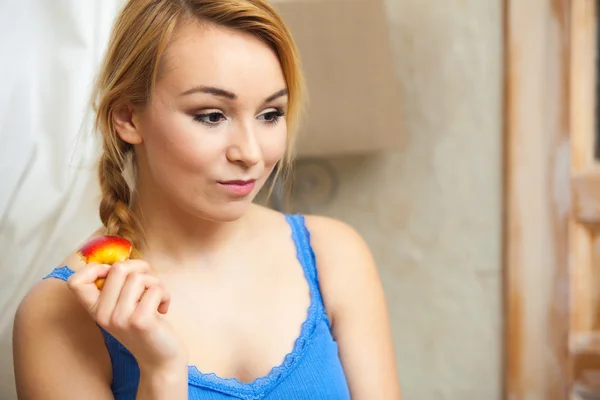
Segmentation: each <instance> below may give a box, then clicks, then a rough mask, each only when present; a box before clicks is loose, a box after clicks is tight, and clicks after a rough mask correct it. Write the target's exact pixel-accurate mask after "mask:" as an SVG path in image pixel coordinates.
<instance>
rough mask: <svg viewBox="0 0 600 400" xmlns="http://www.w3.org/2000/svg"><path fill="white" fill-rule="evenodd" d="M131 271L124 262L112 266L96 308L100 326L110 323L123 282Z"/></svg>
mask: <svg viewBox="0 0 600 400" xmlns="http://www.w3.org/2000/svg"><path fill="white" fill-rule="evenodd" d="M130 271H131V270H130V269H129V268H128V266H127V265H126V264H124V263H116V264H113V265H112V266H111V267H110V269H109V271H108V274H107V276H106V281H105V282H104V286H103V288H102V290H101V291H100V295H99V298H98V303H97V307H96V310H95V313H96V322H98V323H99V324H100V326H103V327H106V326H108V324H109V323H110V320H111V318H112V314H113V311H114V309H115V306H116V305H117V300H118V299H119V295H120V294H121V288H122V287H123V284H125V280H126V279H127V275H129V273H130Z"/></svg>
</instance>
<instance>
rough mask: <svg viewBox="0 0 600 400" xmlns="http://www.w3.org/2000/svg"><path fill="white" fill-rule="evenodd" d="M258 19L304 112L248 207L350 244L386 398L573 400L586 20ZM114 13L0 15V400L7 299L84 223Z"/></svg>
mask: <svg viewBox="0 0 600 400" xmlns="http://www.w3.org/2000/svg"><path fill="white" fill-rule="evenodd" d="M272 3H273V4H274V5H275V6H276V7H277V8H278V9H279V10H280V12H281V13H282V15H283V16H284V18H285V19H286V21H288V23H289V25H290V27H291V30H292V33H293V34H294V36H295V37H296V40H297V42H298V45H299V47H300V50H301V55H302V58H303V62H304V64H305V69H306V74H307V79H308V84H309V91H310V97H311V106H310V108H309V110H308V114H307V120H306V123H305V125H304V128H303V130H302V132H301V139H300V142H299V150H298V155H299V158H298V161H297V163H296V173H295V176H294V177H293V180H292V182H291V184H292V188H293V190H292V193H291V196H290V197H289V198H283V197H279V196H277V193H276V196H275V197H274V198H273V199H272V200H271V203H270V205H271V206H272V207H274V208H284V207H285V210H286V211H293V212H302V213H314V214H321V215H327V216H331V217H335V218H339V219H341V220H343V221H345V222H347V223H349V224H350V225H352V226H353V227H355V228H356V229H357V230H358V231H359V232H360V233H361V234H362V235H363V236H364V238H365V239H366V241H367V243H368V244H369V246H370V247H371V249H372V251H373V254H374V256H375V259H376V261H377V264H378V268H379V272H380V275H381V278H382V281H383V285H384V289H385V292H386V297H387V300H388V305H389V311H390V317H391V321H392V328H393V334H394V340H395V348H396V357H397V363H398V367H399V375H400V381H401V384H402V387H403V398H404V399H417V400H434V399H443V400H446V399H448V400H494V399H502V398H506V399H511V400H525V399H536V400H537V399H539V400H549V399H566V398H568V397H567V396H571V395H573V396H574V394H573V393H571V389H572V388H574V387H575V386H577V385H574V383H579V386H577V387H579V388H580V389H581V393H584V392H585V393H587V396H592V397H588V398H594V397H593V394H594V393H596V392H593V389H589V388H590V387H593V386H594V382H595V380H597V376H595V375H594V371H596V369H595V368H597V367H600V362H598V358H595V357H597V355H595V354H600V346H598V345H595V344H594V343H600V341H598V340H596V336H595V333H594V332H595V331H594V329H595V325H594V322H593V321H595V319H594V318H592V317H590V315H595V314H594V313H595V308H594V307H593V304H595V303H594V299H595V297H594V296H597V294H596V292H595V291H594V290H593V289H591V288H593V284H592V283H591V282H593V281H594V277H595V275H594V274H593V271H594V268H593V266H594V265H595V258H594V257H593V254H594V252H593V251H594V250H593V249H594V247H593V243H594V241H593V240H594V239H593V237H592V236H593V234H592V233H591V232H595V231H593V230H592V226H596V225H594V224H595V222H593V221H592V222H593V223H591V225H590V224H588V222H586V221H588V220H589V219H590V218H592V219H593V218H594V217H593V216H592V217H589V215H592V214H593V211H594V210H595V208H594V206H595V204H596V203H594V201H595V199H596V198H598V199H600V195H598V194H599V193H600V190H598V191H594V190H595V189H596V188H597V187H598V185H597V184H596V182H597V181H598V179H597V176H599V175H597V174H595V173H594V171H593V168H592V167H593V165H594V162H595V161H594V158H593V151H592V148H593V146H594V143H595V139H594V138H595V125H594V124H595V122H593V121H595V118H594V117H593V116H594V107H595V104H596V102H595V97H594V95H595V91H594V87H595V86H594V84H593V82H595V73H594V71H595V65H596V64H595V60H596V57H595V54H596V50H595V43H596V39H595V38H596V32H597V29H596V17H595V15H596V14H595V4H594V3H595V1H593V0H579V1H578V0H571V1H567V0H564V1H561V0H555V1H550V0H548V1H544V0H531V1H521V2H518V1H516V0H273V1H272ZM121 4H122V0H102V1H99V0H26V1H21V0H19V1H17V0H0V49H1V50H2V51H1V53H0V54H2V56H1V60H2V62H1V63H0V73H1V74H2V79H1V80H0V82H2V83H0V88H1V89H0V143H1V145H0V150H1V155H2V157H0V215H1V219H0V254H1V255H2V257H1V258H0V399H7V400H11V399H14V398H16V397H15V394H14V382H13V372H12V360H11V331H12V318H13V316H14V312H15V309H16V307H17V305H18V303H19V301H20V300H21V298H22V296H23V295H24V294H25V293H26V292H27V290H28V289H29V288H30V287H31V285H33V284H34V283H35V282H37V281H38V280H39V279H41V278H42V277H43V276H44V275H45V274H46V273H48V272H49V271H50V270H51V269H52V268H54V267H55V266H57V264H58V263H59V262H60V261H61V260H62V259H63V258H64V256H65V255H66V254H68V253H69V252H71V251H72V250H73V249H74V248H76V246H78V245H79V244H80V241H81V240H82V239H83V238H85V237H87V236H88V234H89V233H90V232H91V231H92V230H94V229H95V228H96V227H97V226H98V225H99V223H100V222H99V218H98V215H97V204H98V196H99V188H98V186H97V181H96V170H95V165H94V162H95V157H96V156H97V154H98V149H97V143H96V141H95V139H94V138H93V137H92V136H90V134H89V131H90V130H89V126H90V124H89V115H88V114H87V108H86V107H87V103H86V102H87V98H88V95H89V88H90V84H91V80H92V77H93V75H94V73H95V72H96V68H97V64H98V62H99V59H100V58H101V56H102V54H103V51H104V45H105V43H106V40H107V37H108V34H109V32H110V28H111V25H112V22H113V18H114V16H115V14H116V13H117V12H118V10H119V8H120V6H121ZM576 18H580V19H577V21H579V22H578V23H572V22H573V21H574V20H575V19H576ZM586 96H587V97H586ZM324 109H325V111H327V113H323V114H320V112H322V111H320V110H324ZM590 121H592V122H590ZM586 124H587V125H586ZM573 143H575V144H576V146H572V144H573ZM577 152H579V153H577ZM574 154H575V156H573V155H574ZM577 154H579V155H577ZM576 160H580V161H579V164H577V161H576ZM590 168H591V169H590ZM574 171H575V172H577V173H579V171H583V172H585V173H587V175H585V176H583V175H582V176H583V178H581V179H582V180H581V182H582V183H581V184H579V186H578V187H582V188H583V189H582V193H583V192H585V193H586V194H585V196H588V197H586V199H588V200H589V201H588V202H587V203H586V204H588V205H589V204H591V205H590V206H589V207H588V208H586V210H587V211H586V212H588V214H585V215H587V216H588V217H586V218H588V219H587V220H585V221H583V219H585V218H584V217H582V218H583V219H580V220H577V219H576V218H575V217H574V214H575V213H573V212H571V211H572V207H573V206H572V204H574V203H572V200H571V197H570V193H571V191H572V186H576V185H577V184H576V183H575V184H573V182H572V181H571V177H573V172H574ZM590 171H591V172H590ZM583 172H582V173H583ZM578 182H579V181H578ZM590 182H591V183H590ZM590 193H591V194H590ZM582 196H583V195H582ZM594 196H597V197H594ZM598 204H600V202H598ZM582 207H583V206H582ZM598 209H600V207H598ZM590 210H591V211H590ZM590 213H592V214H590ZM578 215H579V214H578ZM582 215H583V214H582ZM593 215H595V214H593ZM582 221H583V222H582ZM594 221H595V220H594ZM586 224H587V225H586ZM577 229H579V231H577ZM574 232H575V233H574ZM577 235H579V236H577ZM569 243H571V245H572V244H573V243H578V244H579V247H577V249H575V248H574V247H569ZM586 246H587V247H586ZM571 251H572V253H570V252H571ZM590 255H592V256H590ZM569 260H570V261H569ZM573 260H575V261H580V262H581V263H577V262H575V263H574V261H573ZM599 260H600V258H599ZM580 265H581V266H585V268H583V269H582V270H581V271H583V272H581V271H580V270H577V269H576V268H575V267H577V266H580ZM574 271H575V272H574ZM577 271H580V272H577ZM586 271H587V272H586ZM599 279H600V277H599ZM577 293H584V294H585V295H581V296H583V297H581V296H580V297H577V296H578V295H577ZM573 310H575V311H574V312H573ZM575 314H577V315H580V316H581V315H587V316H588V318H587V319H586V318H585V317H581V318H580V319H579V320H577V321H579V322H577V321H576V318H575V317H572V316H573V315H575ZM592 320H593V321H592ZM574 321H575V322H574ZM582 332H583V333H582ZM580 333H581V335H583V334H584V333H585V334H586V335H587V336H585V335H584V336H581V335H580V336H577V335H579V334H580ZM573 337H575V338H576V340H575V342H577V343H579V344H580V345H581V346H583V347H581V346H580V347H579V349H580V350H581V349H583V350H582V352H583V353H585V357H584V358H585V362H584V361H581V360H583V359H584V358H581V357H580V358H578V354H580V353H578V351H577V350H573V349H574V347H573V344H572V343H573V340H572V338H573ZM577 338H579V339H578V340H577ZM594 340H596V342H594ZM584 342H585V344H582V343H584ZM590 343H591V344H590ZM575 347H577V346H575ZM590 354H591V355H590ZM597 364H598V365H597ZM582 365H584V366H583V367H582ZM596 365H597V366H596ZM582 371H583V372H582ZM590 374H591V375H590ZM582 376H583V377H584V378H581V379H579V378H578V377H582ZM578 379H579V380H578ZM586 390H587V392H586ZM598 393H600V392H598ZM582 395H585V394H582Z"/></svg>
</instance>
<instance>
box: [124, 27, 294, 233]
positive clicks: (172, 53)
mask: <svg viewBox="0 0 600 400" xmlns="http://www.w3.org/2000/svg"><path fill="white" fill-rule="evenodd" d="M286 110H287V90H286V83H285V79H284V76H283V72H282V70H281V66H280V63H279V60H278V58H277V56H276V55H275V53H274V52H273V51H272V50H271V49H270V48H269V47H268V46H267V45H265V44H264V43H262V42H261V41H259V40H258V39H256V38H254V37H252V36H250V35H247V34H243V33H240V32H236V31H233V30H230V29H227V28H222V27H218V26H214V25H210V24H204V25H200V24H185V25H183V26H181V27H180V28H179V29H178V31H177V32H176V35H175V38H174V40H173V41H172V42H171V44H170V45H169V48H168V49H167V51H166V53H165V58H164V60H163V65H162V67H161V70H160V73H159V77H158V79H157V82H156V87H155V90H154V92H153V95H152V99H151V101H150V103H149V104H148V105H147V106H146V107H144V109H142V110H139V111H138V112H134V114H133V116H132V121H133V124H132V125H133V126H134V127H135V128H134V130H135V131H136V132H137V134H138V137H137V138H136V139H134V140H133V142H134V143H136V142H137V143H136V146H135V151H136V158H137V163H138V166H137V167H138V187H139V190H140V193H142V195H145V196H150V197H156V198H162V199H168V201H169V202H172V203H173V204H172V205H174V206H177V207H181V208H182V209H184V210H186V211H187V212H190V213H192V214H194V215H197V216H201V217H203V218H207V219H210V220H217V221H226V220H234V219H237V218H239V217H240V216H241V215H242V214H243V213H244V212H245V211H246V209H247V207H248V206H249V205H250V203H251V202H252V200H253V199H254V197H255V196H256V194H257V192H258V191H259V190H260V188H261V187H262V186H263V185H264V183H265V180H266V179H267V178H268V176H269V174H270V173H271V172H272V170H273V168H274V167H275V165H276V163H277V162H278V161H279V160H280V159H281V158H282V156H283V154H284V152H285V147H286V139H287V130H286V121H285V112H286ZM157 195H158V196H157ZM150 201H152V200H150ZM162 206H164V204H163V205H162Z"/></svg>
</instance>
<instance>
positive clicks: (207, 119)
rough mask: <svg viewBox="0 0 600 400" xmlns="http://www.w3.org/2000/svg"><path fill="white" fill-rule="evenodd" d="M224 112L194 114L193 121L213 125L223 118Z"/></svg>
mask: <svg viewBox="0 0 600 400" xmlns="http://www.w3.org/2000/svg"><path fill="white" fill-rule="evenodd" d="M225 119H226V118H225V114H223V113H222V112H220V111H213V112H209V113H204V114H196V115H195V116H194V121H196V122H200V123H202V124H204V125H208V126H215V125H218V124H219V122H221V121H223V120H225Z"/></svg>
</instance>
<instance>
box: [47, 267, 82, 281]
mask: <svg viewBox="0 0 600 400" xmlns="http://www.w3.org/2000/svg"><path fill="white" fill-rule="evenodd" d="M74 273H75V271H73V270H72V269H71V268H69V267H67V266H66V265H65V266H64V267H60V268H54V269H53V270H52V271H51V272H50V273H49V274H48V275H46V276H45V277H44V278H43V279H48V278H56V279H60V280H61V281H65V282H66V281H67V280H68V279H69V278H70V277H71V275H73V274H74Z"/></svg>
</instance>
